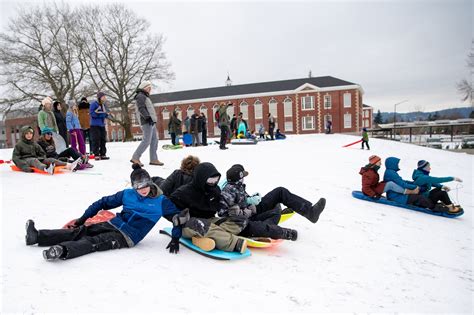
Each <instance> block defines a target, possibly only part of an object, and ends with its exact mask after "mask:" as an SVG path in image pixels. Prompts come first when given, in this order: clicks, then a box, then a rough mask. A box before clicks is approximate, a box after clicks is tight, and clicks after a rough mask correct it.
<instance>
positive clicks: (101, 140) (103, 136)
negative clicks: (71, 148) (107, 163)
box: [90, 126, 107, 156]
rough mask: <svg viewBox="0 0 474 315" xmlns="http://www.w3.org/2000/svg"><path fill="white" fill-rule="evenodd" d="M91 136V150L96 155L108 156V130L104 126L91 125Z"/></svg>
mask: <svg viewBox="0 0 474 315" xmlns="http://www.w3.org/2000/svg"><path fill="white" fill-rule="evenodd" d="M90 137H91V150H92V153H94V155H95V156H106V153H107V148H106V147H105V143H106V142H107V131H106V130H105V127H102V126H91V128H90Z"/></svg>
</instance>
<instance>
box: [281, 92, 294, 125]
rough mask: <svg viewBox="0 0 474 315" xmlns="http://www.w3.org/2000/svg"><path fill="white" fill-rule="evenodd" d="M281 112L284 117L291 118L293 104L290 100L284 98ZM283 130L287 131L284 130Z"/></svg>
mask: <svg viewBox="0 0 474 315" xmlns="http://www.w3.org/2000/svg"><path fill="white" fill-rule="evenodd" d="M283 112H284V114H285V117H293V102H292V100H291V98H286V99H285V101H284V102H283ZM285 130H287V129H286V128H285Z"/></svg>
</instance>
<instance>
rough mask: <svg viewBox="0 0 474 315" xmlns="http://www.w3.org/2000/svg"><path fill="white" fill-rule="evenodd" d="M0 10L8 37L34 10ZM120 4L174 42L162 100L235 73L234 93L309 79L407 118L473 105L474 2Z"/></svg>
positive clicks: (8, 6) (6, 4)
mask: <svg viewBox="0 0 474 315" xmlns="http://www.w3.org/2000/svg"><path fill="white" fill-rule="evenodd" d="M0 1H1V7H0V9H1V27H2V30H4V27H5V24H6V21H7V19H8V18H9V17H12V16H14V14H15V7H16V3H18V2H21V3H25V2H27V1H18V0H17V1H14V2H13V1H8V0H0ZM65 2H70V3H71V4H72V3H74V4H77V3H90V2H92V1H81V0H76V1H65ZM110 2H111V1H109V3H110ZM116 2H122V3H126V4H128V6H129V7H130V8H132V9H133V10H135V11H136V12H137V14H139V15H140V16H143V17H145V18H146V19H148V20H149V21H150V22H151V29H150V31H152V32H156V33H161V34H163V35H165V37H166V39H167V41H166V44H165V46H164V50H165V52H166V53H167V57H168V59H169V61H170V62H171V63H172V70H173V71H174V73H175V74H176V80H174V81H173V82H172V83H171V84H170V85H162V86H160V88H159V90H160V91H179V90H187V89H196V88H206V87H215V86H222V85H224V84H225V80H226V78H227V72H229V74H230V77H231V79H232V81H233V84H234V85H236V84H245V83H253V82H262V81H276V80H285V79H296V78H303V77H307V76H308V72H309V70H311V71H312V74H313V76H326V75H329V76H333V77H337V78H340V79H343V80H347V81H351V82H354V83H358V84H360V85H361V86H362V88H363V89H364V93H365V94H364V96H363V101H364V103H365V104H368V105H371V106H373V107H374V108H375V109H376V110H377V109H380V110H382V111H393V105H394V104H395V103H397V102H400V101H403V100H408V101H407V102H405V103H403V104H400V105H399V106H398V107H397V111H399V112H406V111H412V110H422V111H431V110H437V109H443V108H449V107H458V106H468V105H469V104H468V103H462V102H461V100H460V99H461V96H460V94H459V93H458V92H457V90H456V82H458V81H460V80H461V79H463V78H469V77H470V74H469V71H468V68H467V66H466V60H467V55H468V54H469V51H470V49H471V40H472V37H473V36H472V34H473V26H472V16H473V6H472V1H461V0H446V1H420V0H415V1H302V2H295V1H291V2H290V1H288V2H286V1H260V2H249V1H234V2H229V1H212V2H211V1H208V2H200V1H192V2H177V1H173V2H163V1H151V0H150V1H116ZM35 3H40V4H43V5H45V4H44V3H45V2H43V1H37V2H35ZM93 3H99V1H93ZM100 3H105V2H100ZM157 90H158V89H155V90H154V91H157Z"/></svg>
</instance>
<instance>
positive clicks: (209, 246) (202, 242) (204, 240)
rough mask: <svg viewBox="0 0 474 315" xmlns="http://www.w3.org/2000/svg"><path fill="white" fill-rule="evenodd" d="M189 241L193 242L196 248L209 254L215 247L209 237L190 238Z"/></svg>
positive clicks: (214, 243)
mask: <svg viewBox="0 0 474 315" xmlns="http://www.w3.org/2000/svg"><path fill="white" fill-rule="evenodd" d="M191 241H192V242H193V244H194V245H196V246H197V247H199V248H200V249H202V250H203V251H205V252H209V251H211V250H213V249H214V248H215V247H216V242H215V241H214V240H213V239H212V238H209V237H196V236H193V237H192V238H191Z"/></svg>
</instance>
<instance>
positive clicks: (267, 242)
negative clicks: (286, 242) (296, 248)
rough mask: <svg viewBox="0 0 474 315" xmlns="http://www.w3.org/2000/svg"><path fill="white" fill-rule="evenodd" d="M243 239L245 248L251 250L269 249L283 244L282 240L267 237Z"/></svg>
mask: <svg viewBox="0 0 474 315" xmlns="http://www.w3.org/2000/svg"><path fill="white" fill-rule="evenodd" d="M245 239H246V240H247V246H248V247H252V248H269V247H274V246H277V245H280V244H281V243H283V240H280V239H279V240H274V239H271V238H269V237H252V238H245Z"/></svg>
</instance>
